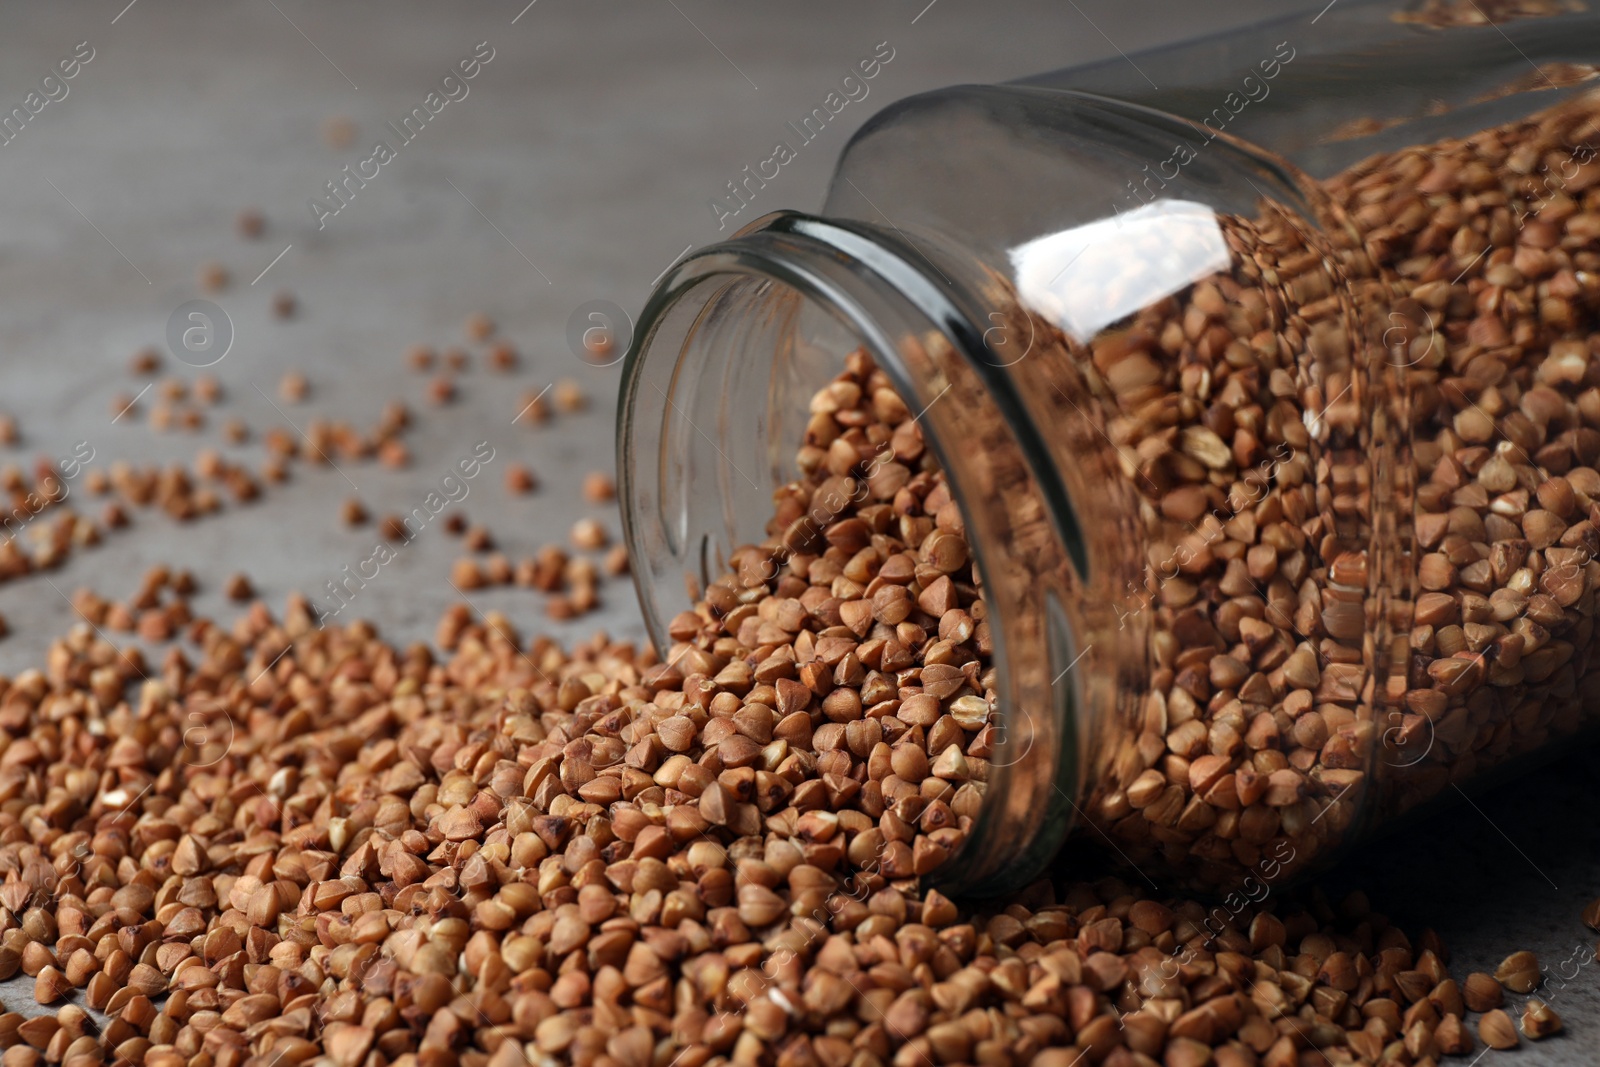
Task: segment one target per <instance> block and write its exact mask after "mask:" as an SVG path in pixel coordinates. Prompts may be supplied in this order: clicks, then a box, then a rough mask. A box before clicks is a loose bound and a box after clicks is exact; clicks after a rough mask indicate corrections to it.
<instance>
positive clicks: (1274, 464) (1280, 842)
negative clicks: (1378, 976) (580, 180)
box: [618, 0, 1600, 894]
mask: <svg viewBox="0 0 1600 1067" xmlns="http://www.w3.org/2000/svg"><path fill="white" fill-rule="evenodd" d="M1453 11H1454V7H1453V5H1451V4H1449V3H1439V2H1436V0H1434V2H1430V3H1428V4H1427V5H1425V6H1424V7H1422V8H1420V9H1414V10H1411V9H1408V10H1401V11H1396V10H1395V7H1394V5H1393V4H1390V3H1366V4H1361V3H1351V2H1346V3H1344V4H1341V5H1339V6H1338V7H1330V8H1329V9H1326V10H1325V11H1324V12H1323V13H1322V14H1320V15H1316V16H1314V17H1313V16H1309V15H1301V16H1296V17H1294V18H1290V19H1282V20H1277V21H1274V22H1271V23H1268V24H1264V25H1258V26H1254V27H1251V28H1248V29H1246V30H1243V31H1240V32H1238V33H1235V34H1232V35H1228V36H1225V37H1221V38H1216V39H1211V40H1207V41H1203V42H1200V43H1196V44H1189V45H1183V46H1179V47H1176V48H1172V49H1166V50H1163V51H1161V52H1157V53H1150V54H1144V55H1135V56H1133V57H1132V58H1131V59H1130V60H1128V61H1126V62H1125V63H1124V62H1123V61H1122V60H1118V61H1115V62H1112V63H1108V64H1105V65H1101V66H1097V67H1091V68H1085V69H1080V70H1075V71H1066V72H1060V73H1057V74H1053V75H1049V76H1046V77H1043V78H1038V79H1031V80H1029V81H1027V82H1022V83H1016V84H1011V85H1003V86H963V87H957V88H952V89H947V90H942V91H939V92H935V93H929V94H926V95H923V96H918V97H914V98H912V99H909V100H906V101H902V102H900V103H897V104H895V105H893V106H892V107H890V108H888V109H886V110H885V111H883V112H882V113H880V114H879V115H877V116H876V117H875V118H873V119H872V120H871V121H870V122H869V123H868V124H867V125H866V127H865V128H863V129H862V130H861V131H860V133H859V134H857V136H856V137H855V138H854V139H853V140H852V142H851V143H850V145H849V147H848V148H847V149H846V151H845V152H844V154H843V156H842V158H841V160H840V162H839V165H838V168H837V171H836V174H835V177H834V180H833V183H832V186H831V188H830V191H829V194H828V197H827V201H826V203H825V205H824V207H823V209H822V212H821V213H820V214H819V215H805V214H800V213H796V212H778V213H775V214H771V215H768V216H766V217H765V218H763V219H760V220H759V221H757V222H755V223H753V224H751V225H750V226H748V227H746V228H745V229H743V230H742V231H740V232H739V233H738V234H737V235H736V236H734V237H733V238H732V239H730V240H727V241H725V242H722V243H720V244H716V245H713V246H710V247H708V248H704V249H701V250H700V251H698V252H696V253H694V254H692V255H691V256H689V257H687V258H686V259H685V260H683V261H682V262H680V263H679V264H677V265H676V266H675V267H674V268H673V269H672V270H671V271H669V272H668V274H667V275H666V276H665V277H664V279H663V280H662V281H661V282H660V284H659V287H658V288H657V290H656V292H655V293H654V294H653V295H652V297H651V299H650V301H649V304H648V305H647V307H646V309H645V311H644V314H643V316H642V319H641V322H640V324H639V328H638V330H637V332H636V335H635V339H634V342H633V346H632V348H631V350H630V351H629V353H628V359H627V363H626V368H625V375H624V388H623V403H622V410H621V414H620V421H619V430H618V451H619V470H620V472H621V482H622V492H623V499H624V504H625V511H624V519H625V525H626V531H627V537H628V543H629V548H630V552H631V554H632V557H633V563H634V570H635V574H636V576H637V581H638V585H639V590H640V595H641V600H642V602H643V605H644V608H645V613H646V617H647V619H648V620H650V625H651V627H652V633H653V636H654V637H655V639H656V642H657V645H658V647H659V648H660V649H662V651H663V652H664V653H665V652H667V650H668V649H669V648H670V647H671V644H672V643H671V641H670V640H669V638H668V635H667V633H666V627H665V622H666V620H667V619H668V618H670V617H671V616H672V614H673V612H674V610H675V609H676V607H678V606H679V605H680V604H681V603H682V598H683V593H682V590H683V589H684V581H685V578H686V577H688V578H689V580H690V589H691V591H695V590H699V589H703V588H704V587H705V585H706V583H709V582H711V581H713V580H715V579H716V578H717V577H718V576H719V575H722V574H724V573H726V572H727V570H728V567H729V561H730V560H731V559H732V558H733V555H734V552H735V550H736V549H737V548H738V546H741V545H746V544H754V543H762V542H765V543H767V544H769V545H776V546H778V548H780V549H789V550H794V551H803V550H805V548H806V546H805V539H806V538H812V537H814V535H815V526H816V523H815V522H812V523H811V525H810V526H807V525H806V522H805V521H803V520H806V519H808V518H809V517H806V516H802V518H801V519H797V520H794V521H793V522H791V523H789V524H787V525H785V526H784V527H782V528H777V529H771V528H768V523H769V520H771V518H772V515H773V506H772V501H773V491H774V490H776V489H778V488H779V487H781V486H783V485H785V484H786V483H788V482H789V481H790V480H791V479H792V478H793V477H794V473H795V472H794V470H793V462H794V446H795V444H796V443H797V442H798V441H800V440H801V439H802V437H803V435H804V432H805V427H806V420H807V418H808V417H809V412H808V407H807V400H808V398H809V397H810V396H811V394H812V393H813V392H814V391H815V390H816V389H817V388H819V387H820V386H822V385H825V384H826V383H827V382H828V380H829V379H830V378H831V377H832V376H833V374H834V373H835V372H836V371H837V370H838V368H839V367H840V365H841V364H842V363H843V361H844V359H845V357H846V356H847V354H848V353H850V352H852V351H854V350H856V349H858V348H864V349H865V350H866V351H867V352H868V353H870V355H871V357H872V359H873V360H874V361H876V363H877V365H878V366H879V367H881V368H882V369H883V370H884V371H885V372H886V373H887V374H888V376H889V378H890V380H891V381H892V382H893V384H894V387H895V389H896V390H897V391H898V392H899V393H900V395H901V397H902V398H903V400H904V402H905V403H906V405H907V406H908V407H909V408H910V409H911V410H913V411H917V412H919V413H920V414H919V415H918V416H917V422H918V425H919V427H920V429H921V433H922V437H923V438H924V439H925V441H926V443H927V447H928V449H929V450H930V451H931V452H932V453H933V454H934V455H935V456H936V457H937V459H938V462H939V464H940V466H941V467H942V469H943V470H944V472H945V473H946V475H947V477H948V480H949V485H950V488H951V492H952V494H953V496H954V497H955V499H956V501H957V503H958V504H959V506H960V508H961V512H962V515H963V517H964V520H965V525H966V531H967V536H968V538H969V539H970V541H971V543H972V548H973V553H974V557H975V564H976V568H977V570H978V571H979V572H980V573H981V575H982V581H983V594H984V598H985V600H986V603H987V611H988V616H987V618H988V622H989V626H990V633H991V639H992V644H993V663H994V672H993V679H994V685H993V689H992V692H991V693H990V694H989V696H990V698H991V699H990V705H991V710H990V717H991V721H992V723H993V724H994V726H995V730H994V736H995V739H996V743H995V746H994V751H993V758H992V759H989V760H987V761H986V762H984V763H983V764H982V766H981V767H979V768H977V769H976V770H975V772H974V777H976V778H978V779H979V780H981V782H982V784H983V789H984V794H983V802H982V806H981V810H980V811H979V813H978V815H977V816H976V818H975V819H974V820H973V822H972V825H971V826H970V827H969V828H968V832H967V834H966V836H965V839H964V843H963V844H962V846H961V848H960V850H959V851H958V852H957V853H956V854H955V855H954V856H953V857H951V859H950V860H949V861H948V862H946V863H945V864H944V865H943V866H942V867H941V868H940V869H939V870H938V871H936V872H934V873H933V874H932V875H931V876H930V877H931V880H932V881H933V882H934V883H935V884H937V885H939V886H940V887H941V888H945V889H946V890H947V891H952V892H962V893H968V894H986V893H993V892H997V891H1000V890H1004V889H1007V888H1010V887H1013V886H1016V885H1019V884H1021V883H1023V882H1026V881H1027V880H1028V879H1029V878H1031V877H1032V876H1033V875H1034V874H1035V873H1037V871H1038V870H1039V869H1040V868H1041V867H1042V865H1043V864H1045V863H1046V862H1048V860H1049V859H1050V858H1051V856H1053V855H1054V854H1055V852H1056V851H1057V849H1058V848H1059V846H1060V844H1061V843H1062V841H1063V840H1064V839H1065V837H1066V835H1067V834H1068V833H1069V831H1072V830H1073V829H1074V828H1078V829H1079V830H1081V831H1082V832H1084V833H1085V834H1086V835H1088V836H1090V837H1092V838H1094V839H1095V840H1098V841H1100V842H1102V843H1103V844H1105V845H1107V846H1109V848H1110V849H1112V850H1113V852H1114V854H1115V855H1118V856H1120V857H1121V858H1122V859H1123V860H1124V861H1126V862H1128V863H1130V864H1132V865H1134V866H1136V867H1137V868H1138V869H1139V870H1140V871H1141V872H1144V873H1146V874H1147V875H1148V876H1150V877H1154V878H1159V879H1163V880H1167V881H1170V882H1172V883H1175V884H1182V885H1188V886H1194V887H1199V888H1211V889H1227V888H1232V887H1236V886H1238V885H1239V884H1241V882H1243V881H1244V880H1246V879H1248V878H1250V877H1252V876H1253V877H1255V878H1257V879H1258V880H1264V881H1276V880H1281V879H1284V878H1287V877H1292V876H1294V875H1296V874H1297V873H1299V872H1302V871H1304V870H1306V869H1308V868H1310V867H1312V866H1313V865H1317V864H1320V863H1323V862H1325V861H1326V860H1327V859H1328V858H1329V857H1331V856H1332V855H1334V853H1335V851H1336V850H1337V849H1338V848H1339V847H1341V846H1343V845H1346V844H1348V843H1350V842H1352V841H1355V840H1357V839H1360V838H1361V837H1364V836H1367V835H1369V834H1370V833H1372V832H1374V831H1375V830H1377V829H1379V828H1381V827H1388V826H1392V825H1394V823H1395V820H1396V818H1397V817H1398V816H1400V815H1403V814H1405V813H1407V812H1409V811H1411V810H1412V809H1414V808H1416V807H1417V806H1418V805H1420V804H1422V803H1423V802H1425V801H1429V800H1433V799H1435V798H1441V797H1446V796H1455V795H1458V791H1459V790H1461V789H1463V788H1470V787H1474V786H1477V785H1480V784H1481V783H1483V782H1484V781H1486V780H1489V778H1490V777H1491V776H1492V775H1498V774H1510V773H1516V772H1517V771H1518V770H1519V769H1520V768H1524V767H1526V766H1527V765H1528V764H1529V763H1531V762H1533V761H1535V760H1537V759H1538V758H1539V757H1540V756H1541V755H1548V754H1549V753H1551V751H1552V749H1553V748H1554V747H1555V746H1557V745H1559V744H1560V743H1561V742H1563V741H1566V740H1568V739H1571V738H1572V737H1574V736H1575V735H1577V734H1579V733H1580V732H1582V731H1584V730H1585V729H1587V728H1588V727H1591V726H1593V725H1594V724H1595V722H1596V719H1597V718H1600V670H1597V671H1590V670H1589V659H1590V657H1591V655H1593V654H1594V652H1595V651H1596V648H1595V634H1594V608H1595V589H1596V585H1597V583H1600V563H1597V562H1596V561H1595V559H1594V555H1595V552H1596V549H1597V548H1600V471H1597V468H1600V365H1597V361H1596V359H1595V356H1596V353H1597V351H1600V158H1597V154H1600V90H1597V89H1596V88H1595V87H1594V86H1593V85H1592V84H1590V80H1591V79H1592V78H1594V77H1595V75H1596V73H1597V69H1596V67H1595V66H1593V65H1592V64H1591V63H1589V62H1588V60H1589V58H1591V57H1592V53H1593V50H1594V43H1595V42H1596V41H1597V40H1600V18H1597V17H1596V16H1594V15H1589V14H1584V13H1569V12H1567V11H1566V10H1565V7H1564V5H1552V12H1553V13H1552V15H1551V17H1545V18H1535V19H1526V20H1522V21H1515V22H1510V23H1508V24H1506V25H1499V26H1485V25H1475V24H1473V23H1478V22H1481V21H1482V19H1481V18H1480V19H1472V18H1470V17H1462V18H1456V17H1453V16H1452V12H1453ZM1147 68H1148V69H1151V70H1159V72H1160V80H1161V82H1162V83H1163V88H1161V89H1154V88H1153V87H1152V85H1151V84H1149V83H1148V80H1147V79H1146V78H1145V77H1144V75H1143V71H1144V69H1147ZM734 457H737V462H736V460H735V458H734ZM862 476H863V477H865V472H862ZM825 512H826V509H824V514H825ZM902 682H903V685H909V686H912V687H914V686H915V685H916V679H915V678H913V677H908V678H905V679H903V680H902Z"/></svg>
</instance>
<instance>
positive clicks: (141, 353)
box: [128, 346, 161, 377]
mask: <svg viewBox="0 0 1600 1067" xmlns="http://www.w3.org/2000/svg"><path fill="white" fill-rule="evenodd" d="M160 368H161V353H160V351H158V350H157V349H155V348H153V347H149V346H146V347H144V348H141V349H139V350H138V351H137V352H135V353H134V354H133V356H132V358H130V359H129V361H128V372H129V373H130V374H132V375H134V376H135V377H148V376H149V375H152V374H154V373H155V372H156V371H157V370H159V369H160Z"/></svg>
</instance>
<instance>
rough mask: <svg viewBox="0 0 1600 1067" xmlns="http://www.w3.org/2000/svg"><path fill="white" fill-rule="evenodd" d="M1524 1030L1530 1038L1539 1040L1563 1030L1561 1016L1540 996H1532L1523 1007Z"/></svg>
mask: <svg viewBox="0 0 1600 1067" xmlns="http://www.w3.org/2000/svg"><path fill="white" fill-rule="evenodd" d="M1522 1032H1523V1033H1524V1034H1527V1035H1528V1038H1529V1040H1531V1041H1538V1040H1539V1039H1540V1038H1544V1037H1549V1036H1550V1035H1551V1034H1556V1033H1560V1032H1561V1016H1559V1015H1557V1014H1556V1013H1555V1010H1554V1009H1553V1008H1551V1007H1550V1005H1548V1004H1546V1003H1545V1002H1544V1001H1542V1000H1539V999H1538V998H1536V997H1534V998H1530V999H1529V1000H1528V1003H1527V1005H1526V1006H1524V1007H1523V1009H1522Z"/></svg>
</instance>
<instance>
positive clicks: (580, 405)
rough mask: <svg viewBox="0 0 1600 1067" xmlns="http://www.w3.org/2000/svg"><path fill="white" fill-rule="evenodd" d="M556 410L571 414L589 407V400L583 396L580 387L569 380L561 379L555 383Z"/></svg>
mask: <svg viewBox="0 0 1600 1067" xmlns="http://www.w3.org/2000/svg"><path fill="white" fill-rule="evenodd" d="M553 396H554V399H555V404H556V410H557V411H561V412H565V413H567V414H573V413H576V412H579V411H582V410H583V409H584V408H586V407H588V406H589V398H588V396H587V395H585V394H584V391H583V388H582V386H580V385H578V383H577V382H575V381H572V380H571V379H570V378H563V379H562V380H561V381H559V382H557V383H556V386H555V391H554V394H553Z"/></svg>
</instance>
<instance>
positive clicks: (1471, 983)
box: [1461, 971, 1506, 1011]
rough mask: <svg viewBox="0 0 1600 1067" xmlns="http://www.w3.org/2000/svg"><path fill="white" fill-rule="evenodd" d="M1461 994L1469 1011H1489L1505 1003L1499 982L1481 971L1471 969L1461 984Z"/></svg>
mask: <svg viewBox="0 0 1600 1067" xmlns="http://www.w3.org/2000/svg"><path fill="white" fill-rule="evenodd" d="M1461 995H1462V998H1463V999H1464V1000H1465V1002H1466V1006H1467V1008H1468V1009H1469V1010H1471V1011H1491V1010H1493V1009H1495V1008H1498V1007H1500V1006H1502V1005H1503V1004H1505V999H1506V998H1505V992H1504V990H1503V989H1502V988H1501V985H1500V983H1499V982H1497V981H1495V980H1494V979H1493V978H1492V977H1490V976H1489V975H1487V974H1484V973H1483V972H1482V971H1473V972H1472V973H1471V974H1469V975H1467V977H1466V980H1465V981H1464V982H1463V983H1462V984H1461Z"/></svg>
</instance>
